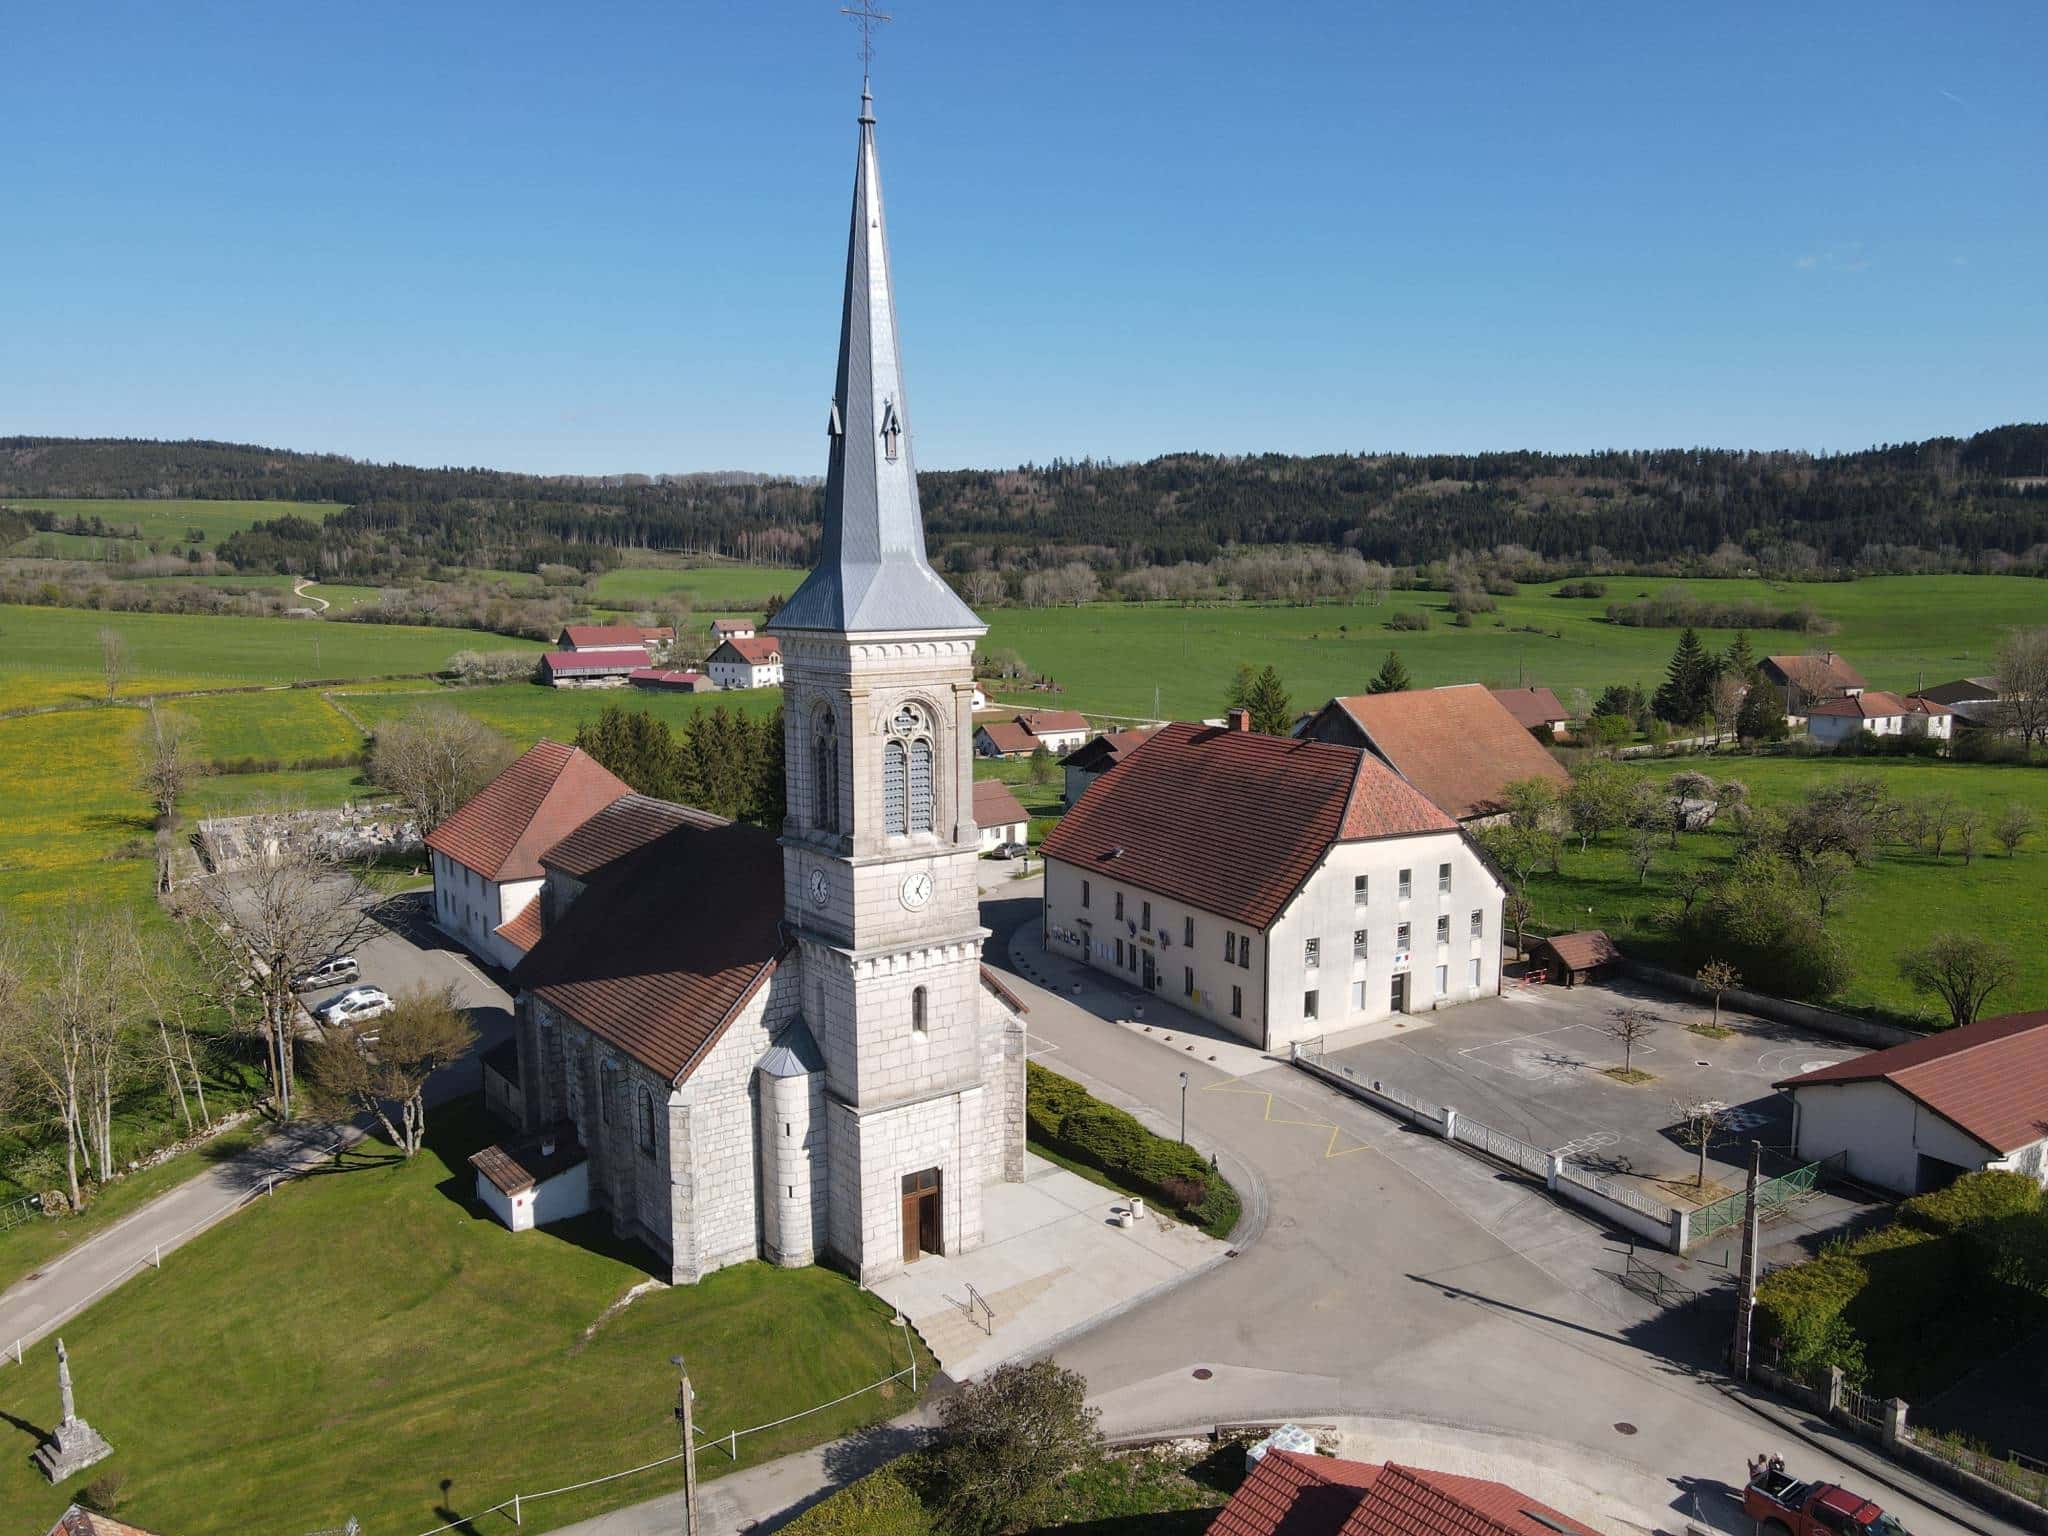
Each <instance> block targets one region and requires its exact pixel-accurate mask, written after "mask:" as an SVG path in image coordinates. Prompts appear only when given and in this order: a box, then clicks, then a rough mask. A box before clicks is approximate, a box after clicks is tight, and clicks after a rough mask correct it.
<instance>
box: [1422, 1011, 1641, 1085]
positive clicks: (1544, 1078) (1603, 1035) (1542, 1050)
mask: <svg viewBox="0 0 2048 1536" xmlns="http://www.w3.org/2000/svg"><path fill="white" fill-rule="evenodd" d="M1574 1030H1583V1031H1586V1032H1587V1033H1588V1034H1591V1035H1594V1036H1598V1037H1599V1038H1600V1039H1602V1040H1609V1041H1610V1043H1611V1044H1614V1045H1617V1046H1618V1045H1619V1044H1620V1042H1619V1041H1611V1040H1610V1037H1609V1036H1608V1035H1607V1032H1606V1031H1605V1030H1603V1029H1601V1028H1600V1027H1599V1026H1598V1025H1596V1024H1565V1025H1561V1026H1560V1027H1558V1028H1557V1029H1544V1030H1538V1031H1536V1032H1535V1033H1534V1034H1527V1035H1509V1036H1507V1037H1506V1038H1505V1039H1501V1040H1489V1041H1487V1042H1486V1044H1484V1045H1468V1046H1466V1047H1464V1049H1462V1050H1460V1051H1459V1052H1458V1054H1459V1055H1460V1056H1469V1057H1471V1058H1472V1060H1473V1062H1474V1064H1475V1065H1477V1066H1482V1067H1491V1068H1493V1070H1494V1071H1496V1072H1501V1073H1505V1074H1506V1075H1507V1076H1509V1077H1513V1078H1518V1079H1520V1080H1521V1081H1523V1082H1530V1083H1540V1082H1550V1081H1554V1080H1556V1079H1558V1078H1562V1077H1567V1076H1569V1075H1571V1074H1572V1073H1574V1072H1577V1071H1579V1070H1580V1069H1582V1068H1584V1067H1588V1066H1591V1065H1592V1063H1591V1061H1590V1060H1588V1059H1586V1058H1585V1057H1584V1056H1582V1055H1581V1054H1580V1053H1578V1052H1576V1051H1573V1050H1569V1049H1565V1048H1563V1042H1557V1043H1554V1044H1551V1045H1547V1046H1546V1045H1544V1044H1543V1043H1542V1042H1544V1041H1549V1040H1552V1039H1553V1037H1554V1036H1559V1035H1568V1034H1571V1033H1572V1032H1573V1031H1574ZM1503 1047H1506V1048H1507V1049H1506V1050H1505V1052H1503V1049H1502V1048H1503ZM1489 1051H1491V1052H1494V1053H1495V1054H1496V1055H1497V1056H1498V1055H1502V1054H1504V1055H1505V1057H1506V1061H1505V1064H1503V1062H1502V1061H1500V1060H1496V1059H1492V1058H1489V1057H1488V1056H1487V1055H1486V1054H1485V1053H1486V1052H1489ZM1634 1054H1635V1055H1637V1056H1654V1055H1656V1054H1657V1048H1656V1047H1655V1046H1654V1045H1650V1044H1647V1043H1638V1044H1637V1046H1636V1048H1635V1051H1634Z"/></svg>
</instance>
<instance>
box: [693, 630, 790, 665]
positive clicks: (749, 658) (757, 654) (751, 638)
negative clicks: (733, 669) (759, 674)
mask: <svg viewBox="0 0 2048 1536" xmlns="http://www.w3.org/2000/svg"><path fill="white" fill-rule="evenodd" d="M727 651H731V652H732V655H730V656H728V655H726V654H725V653H726V652H727ZM734 660H738V661H744V662H748V663H750V664H752V665H753V666H757V667H763V666H767V665H768V664H769V663H771V662H777V661H780V660H782V642H781V641H779V640H777V639H776V638H775V637H774V636H773V635H734V636H733V637H731V638H730V639H728V640H725V641H723V642H722V643H721V644H720V645H719V647H718V649H717V650H715V651H713V652H712V653H711V655H710V656H709V658H707V663H706V664H707V665H708V664H709V663H710V662H712V661H734Z"/></svg>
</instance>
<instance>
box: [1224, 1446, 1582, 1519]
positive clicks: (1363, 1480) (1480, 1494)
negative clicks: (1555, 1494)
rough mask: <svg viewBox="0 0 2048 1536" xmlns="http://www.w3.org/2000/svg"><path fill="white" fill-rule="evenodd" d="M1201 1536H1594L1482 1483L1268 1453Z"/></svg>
mask: <svg viewBox="0 0 2048 1536" xmlns="http://www.w3.org/2000/svg"><path fill="white" fill-rule="evenodd" d="M1208 1536H1598V1533H1597V1532H1595V1531H1594V1530H1593V1529H1592V1528H1591V1527H1590V1526H1585V1525H1581V1524H1580V1523H1579V1522H1578V1521H1576V1520H1574V1519H1572V1517H1571V1516H1570V1515H1567V1514H1563V1513H1560V1512H1559V1511H1557V1510H1555V1509H1552V1508H1551V1507H1550V1506H1549V1505H1548V1504H1543V1503H1540V1502H1538V1501H1537V1500H1535V1499H1532V1498H1530V1497H1529V1496H1528V1495H1527V1494H1526V1493H1522V1492H1520V1491H1519V1490H1517V1489H1514V1488H1510V1487H1509V1486H1508V1485H1507V1484H1506V1483H1496V1482H1490V1481H1488V1480H1487V1479H1485V1478H1479V1477H1463V1476H1459V1475H1456V1474H1454V1473H1450V1472H1432V1471H1428V1470H1426V1469H1424V1468H1422V1467H1408V1466H1402V1465H1399V1464H1398V1463H1395V1462H1391V1461H1390V1462H1387V1463H1386V1464H1385V1465H1383V1466H1382V1465H1380V1464H1377V1463H1374V1462H1369V1461H1346V1460H1344V1459H1343V1458H1341V1457H1336V1456H1318V1455H1314V1454H1312V1453H1303V1452H1298V1451H1283V1450H1268V1451H1266V1452H1265V1453H1264V1454H1263V1455H1261V1456H1260V1457H1259V1459H1258V1460H1257V1461H1256V1462H1255V1463H1254V1464H1253V1466H1252V1468H1251V1471H1250V1473H1249V1474H1247V1476H1246V1477H1245V1480H1244V1482H1243V1483H1241V1484H1239V1486H1238V1489H1237V1492H1236V1493H1234V1494H1232V1495H1231V1496H1230V1502H1229V1503H1228V1504H1225V1505H1224V1506H1223V1508H1222V1509H1221V1510H1219V1511H1217V1514H1216V1518H1215V1519H1214V1520H1213V1521H1212V1522H1210V1525H1209V1531H1208Z"/></svg>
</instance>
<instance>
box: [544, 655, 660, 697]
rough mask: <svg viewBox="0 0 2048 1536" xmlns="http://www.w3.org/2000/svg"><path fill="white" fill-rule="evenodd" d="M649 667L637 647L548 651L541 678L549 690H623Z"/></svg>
mask: <svg viewBox="0 0 2048 1536" xmlns="http://www.w3.org/2000/svg"><path fill="white" fill-rule="evenodd" d="M649 664H650V663H649V661H648V656H647V653H646V652H645V651H643V650H641V649H640V648H639V647H638V646H633V647H631V648H626V647H623V646H622V647H618V648H616V649H612V648H603V649H593V650H587V651H548V652H545V653H544V654H543V655H542V656H541V658H540V676H541V681H542V682H544V683H546V684H547V685H548V686H549V687H551V688H623V687H625V686H626V684H627V682H628V681H629V680H630V679H631V678H632V676H633V674H634V673H635V672H637V671H641V670H642V669H644V668H646V667H647V666H648V665H649Z"/></svg>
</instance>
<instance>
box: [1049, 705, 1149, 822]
mask: <svg viewBox="0 0 2048 1536" xmlns="http://www.w3.org/2000/svg"><path fill="white" fill-rule="evenodd" d="M1158 729H1159V727H1158V726H1156V725H1141V726H1137V727H1134V728H1133V729H1131V730H1128V731H1104V732H1103V733H1102V734H1101V735H1100V736H1097V737H1095V738H1094V739H1093V740H1090V741H1087V742H1084V743H1083V744H1082V745H1080V746H1078V747H1076V748H1074V750H1073V751H1071V752H1069V753H1068V754H1067V755H1066V756H1065V757H1063V758H1061V759H1060V767H1061V769H1062V770H1064V772H1065V774H1066V780H1067V782H1066V800H1067V804H1068V806H1069V807H1071V806H1074V805H1077V804H1079V803H1080V799H1081V796H1083V795H1084V794H1086V793H1087V792H1088V786H1089V785H1090V784H1093V783H1094V782H1095V781H1096V780H1097V779H1099V778H1101V777H1102V776H1103V775H1104V774H1105V773H1107V772H1109V770H1110V769H1112V768H1114V767H1115V766H1116V765H1117V764H1118V763H1120V762H1122V761H1123V759H1124V757H1125V755H1126V754H1128V753H1130V752H1131V751H1133V750H1135V749H1136V748H1137V747H1138V746H1139V745H1140V744H1141V743H1143V742H1144V741H1145V740H1146V739H1147V738H1149V737H1150V736H1151V734H1152V733H1153V732H1154V731H1156V730H1158Z"/></svg>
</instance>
